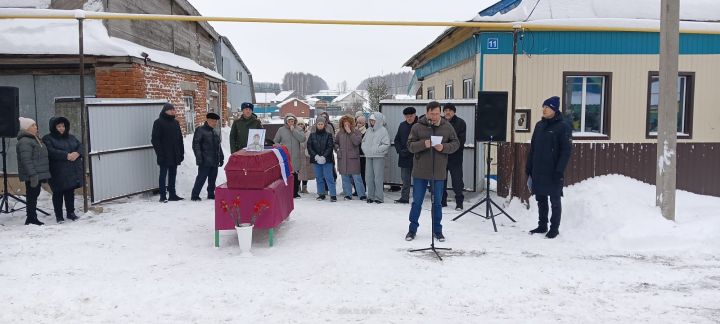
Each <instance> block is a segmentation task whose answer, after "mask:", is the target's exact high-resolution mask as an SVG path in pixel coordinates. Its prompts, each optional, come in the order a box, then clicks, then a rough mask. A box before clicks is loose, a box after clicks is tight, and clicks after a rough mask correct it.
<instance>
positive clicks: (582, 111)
mask: <svg viewBox="0 0 720 324" xmlns="http://www.w3.org/2000/svg"><path fill="white" fill-rule="evenodd" d="M567 78H582V80H583V83H582V97H581V99H580V131H575V130H573V136H577V137H586V136H596V137H607V136H608V135H607V134H604V133H603V130H604V129H605V109H607V107H605V87H606V86H607V76H604V75H566V76H565V79H566V80H567ZM589 78H602V80H603V82H602V88H601V89H600V91H601V92H600V109H601V111H600V133H594V132H586V131H585V116H586V115H585V114H586V112H587V108H586V106H587V81H588V79H589ZM566 82H567V81H566ZM588 134H593V135H588Z"/></svg>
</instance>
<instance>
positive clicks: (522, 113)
mask: <svg viewBox="0 0 720 324" xmlns="http://www.w3.org/2000/svg"><path fill="white" fill-rule="evenodd" d="M514 121H515V132H516V133H529V132H530V109H515V118H514Z"/></svg>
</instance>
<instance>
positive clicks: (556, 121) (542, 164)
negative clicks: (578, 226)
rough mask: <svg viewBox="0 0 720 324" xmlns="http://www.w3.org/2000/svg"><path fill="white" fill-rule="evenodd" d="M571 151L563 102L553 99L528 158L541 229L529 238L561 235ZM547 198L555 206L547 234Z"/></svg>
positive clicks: (546, 104) (547, 103)
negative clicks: (563, 196) (564, 119)
mask: <svg viewBox="0 0 720 324" xmlns="http://www.w3.org/2000/svg"><path fill="white" fill-rule="evenodd" d="M571 149H572V130H571V129H570V125H568V124H567V123H566V122H564V121H563V117H562V113H560V98H559V97H551V98H549V99H547V100H545V102H543V114H542V119H541V120H540V121H539V122H537V124H535V130H534V131H533V136H532V141H531V142H530V153H529V154H528V159H527V164H526V166H525V173H526V174H527V175H528V177H530V178H529V179H530V180H529V181H528V183H529V184H530V187H531V190H532V192H533V193H534V194H535V199H536V200H537V203H538V210H539V214H540V215H539V221H538V227H537V228H536V229H534V230H531V231H530V234H542V233H546V232H547V234H546V235H545V236H546V237H547V238H550V239H552V238H555V237H556V236H557V235H558V234H560V231H559V228H560V215H561V213H562V206H561V203H560V197H562V195H563V192H562V188H563V181H564V174H565V167H567V164H568V161H569V160H570V151H571ZM548 197H550V203H551V204H552V217H551V218H550V230H549V231H548V226H547V223H548V212H549V208H548Z"/></svg>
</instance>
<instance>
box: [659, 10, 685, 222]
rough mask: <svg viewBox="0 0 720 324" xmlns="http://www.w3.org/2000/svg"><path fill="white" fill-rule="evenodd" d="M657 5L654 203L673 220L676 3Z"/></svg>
mask: <svg viewBox="0 0 720 324" xmlns="http://www.w3.org/2000/svg"><path fill="white" fill-rule="evenodd" d="M660 6H661V8H660V10H661V13H660V98H659V99H660V102H659V106H658V132H657V133H658V135H657V173H656V183H655V188H656V196H655V204H656V205H657V206H659V207H660V209H661V211H662V215H663V217H665V218H667V219H668V220H673V221H674V220H675V185H676V175H677V174H676V171H677V164H676V162H677V154H676V152H677V150H676V147H677V112H678V82H677V79H678V55H679V48H680V35H679V34H680V0H662V1H661V3H660Z"/></svg>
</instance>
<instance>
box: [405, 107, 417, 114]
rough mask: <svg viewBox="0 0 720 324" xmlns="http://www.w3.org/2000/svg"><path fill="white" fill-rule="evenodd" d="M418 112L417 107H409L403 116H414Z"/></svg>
mask: <svg viewBox="0 0 720 324" xmlns="http://www.w3.org/2000/svg"><path fill="white" fill-rule="evenodd" d="M416 112H417V111H416V110H415V107H407V108H405V109H403V115H412V114H414V113H416Z"/></svg>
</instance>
